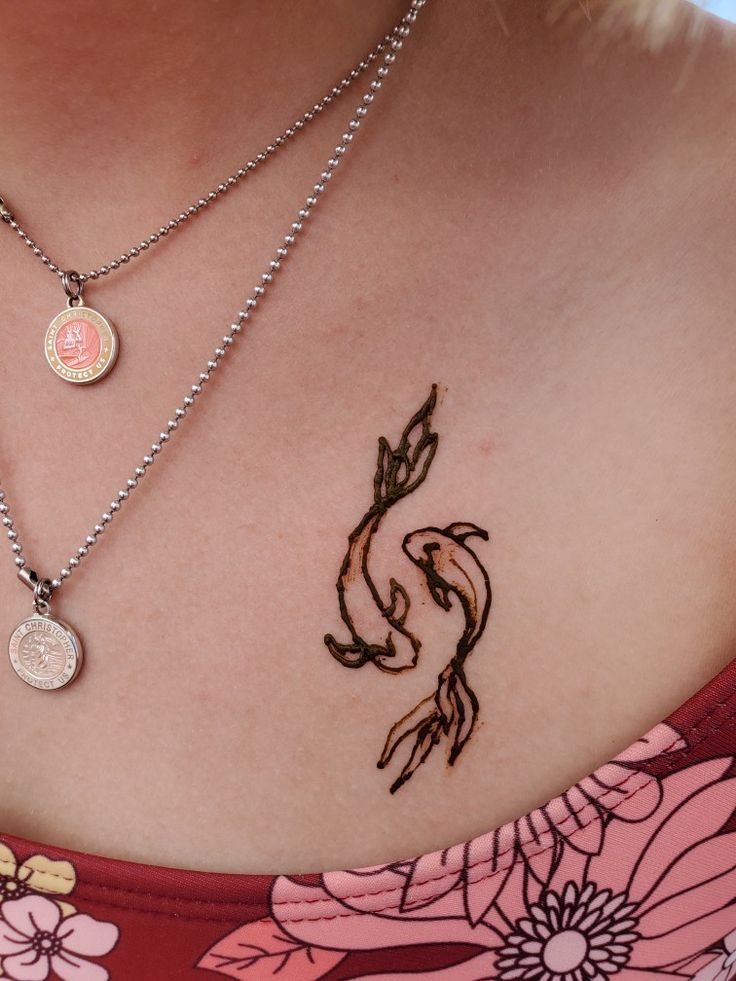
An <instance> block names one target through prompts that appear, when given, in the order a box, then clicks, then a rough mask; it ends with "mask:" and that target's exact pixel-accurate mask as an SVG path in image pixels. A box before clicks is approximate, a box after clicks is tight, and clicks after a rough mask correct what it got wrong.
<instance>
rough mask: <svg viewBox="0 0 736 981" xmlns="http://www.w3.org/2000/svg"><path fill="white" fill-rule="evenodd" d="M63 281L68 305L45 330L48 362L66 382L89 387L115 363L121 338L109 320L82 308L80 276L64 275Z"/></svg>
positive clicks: (91, 310)
mask: <svg viewBox="0 0 736 981" xmlns="http://www.w3.org/2000/svg"><path fill="white" fill-rule="evenodd" d="M62 282H63V284H64V290H65V291H66V294H67V298H68V299H67V303H68V306H67V309H66V310H62V311H61V313H58V314H57V315H56V316H55V317H54V319H53V320H52V321H51V323H50V324H49V327H48V330H47V331H46V341H45V352H46V360H47V361H48V363H49V365H50V367H51V369H52V371H54V372H55V373H56V374H57V375H58V376H59V377H60V378H63V379H64V381H68V382H72V384H75V385H89V384H90V383H91V382H96V381H99V380H100V378H104V377H105V375H106V374H107V373H108V372H109V371H110V369H111V368H112V367H113V365H114V364H115V360H116V358H117V356H118V348H119V342H118V336H117V333H116V331H115V328H114V326H113V325H112V323H111V322H110V321H109V320H108V319H107V317H103V316H102V314H101V313H99V311H97V310H93V309H92V307H88V306H84V305H83V301H82V289H83V285H82V280H81V278H80V277H79V274H78V273H75V272H67V273H64V277H63V280H62Z"/></svg>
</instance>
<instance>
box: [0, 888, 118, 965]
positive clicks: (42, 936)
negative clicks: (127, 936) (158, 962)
mask: <svg viewBox="0 0 736 981" xmlns="http://www.w3.org/2000/svg"><path fill="white" fill-rule="evenodd" d="M0 917H1V918H0V966H2V971H3V976H4V977H7V978H12V979H13V981H45V979H46V978H47V977H48V976H49V972H50V971H51V970H53V971H54V973H55V974H56V975H57V976H58V977H59V978H61V979H62V981H107V978H108V977H109V974H108V971H107V970H106V968H104V967H102V965H101V964H94V963H92V962H91V961H87V960H84V959H83V957H84V956H87V957H97V956H99V955H100V954H108V953H109V952H110V951H111V950H112V949H113V947H114V946H115V944H116V943H117V939H118V934H119V931H118V928H117V927H116V926H115V924H114V923H104V922H102V921H100V920H95V919H93V917H91V916H88V915H87V914H86V913H74V914H72V915H71V916H67V917H64V918H62V915H61V910H60V909H59V907H58V905H57V904H56V903H55V902H53V901H52V900H50V899H46V898H45V897H43V896H32V895H28V896H24V897H23V898H22V899H9V900H6V902H4V903H3V904H2V906H0ZM80 955H83V956H80Z"/></svg>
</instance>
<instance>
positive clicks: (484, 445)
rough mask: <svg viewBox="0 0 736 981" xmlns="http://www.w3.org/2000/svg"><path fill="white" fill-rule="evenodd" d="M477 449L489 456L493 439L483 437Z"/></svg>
mask: <svg viewBox="0 0 736 981" xmlns="http://www.w3.org/2000/svg"><path fill="white" fill-rule="evenodd" d="M478 449H479V450H480V452H481V453H482V454H483V455H484V456H490V455H491V453H492V452H493V449H494V447H493V441H492V440H490V439H484V440H483V441H482V442H480V443H479V444H478Z"/></svg>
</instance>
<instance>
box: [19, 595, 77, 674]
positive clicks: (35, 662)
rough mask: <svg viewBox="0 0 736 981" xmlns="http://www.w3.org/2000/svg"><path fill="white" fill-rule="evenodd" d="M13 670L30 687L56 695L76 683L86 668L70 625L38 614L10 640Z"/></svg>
mask: <svg viewBox="0 0 736 981" xmlns="http://www.w3.org/2000/svg"><path fill="white" fill-rule="evenodd" d="M8 654H9V655H10V663H11V664H12V666H13V670H14V671H15V673H16V674H17V675H18V677H19V678H21V679H22V680H23V681H25V683H26V684H27V685H31V686H32V687H33V688H41V689H44V690H46V691H52V690H55V689H57V688H63V687H64V686H65V685H68V684H69V683H70V682H71V681H73V680H74V679H75V678H76V676H77V675H78V674H79V669H80V668H81V666H82V645H81V643H80V640H79V637H77V635H76V634H75V632H74V631H73V630H72V628H71V627H70V626H69V624H67V623H64V621H63V620H57V618H56V617H52V616H49V615H48V614H43V613H34V614H33V616H30V617H26V619H25V620H23V621H21V623H19V624H18V626H17V627H16V628H15V630H14V631H13V633H12V634H11V636H10V643H9V645H8Z"/></svg>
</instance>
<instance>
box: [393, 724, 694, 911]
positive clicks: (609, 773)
mask: <svg viewBox="0 0 736 981" xmlns="http://www.w3.org/2000/svg"><path fill="white" fill-rule="evenodd" d="M684 746H685V742H684V740H683V739H682V738H681V737H680V735H679V734H678V733H677V732H676V731H675V730H674V729H673V728H672V727H671V726H669V725H667V724H666V723H662V724H660V725H658V726H655V727H654V729H652V730H651V731H650V732H649V733H648V734H647V735H646V736H644V737H643V738H641V739H638V740H637V741H636V742H635V743H633V744H632V745H631V746H629V747H628V748H627V749H626V750H624V752H623V753H621V754H619V756H617V757H616V759H615V760H613V762H611V763H607V764H605V765H604V766H602V767H599V768H598V769H597V770H596V771H595V772H594V773H592V774H590V775H589V776H587V777H583V779H582V780H579V781H578V783H576V784H575V785H574V786H573V787H572V788H571V789H570V790H568V791H566V793H564V794H561V795H560V796H559V797H556V798H554V800H552V801H550V802H549V803H548V804H545V805H543V806H542V807H538V808H537V809H536V810H534V811H531V812H530V813H529V814H527V815H525V816H524V817H523V818H519V819H518V820H516V821H514V822H513V823H512V824H507V825H505V826H504V827H502V828H499V829H498V830H497V831H494V832H491V833H490V834H486V835H481V836H480V837H479V838H475V839H473V840H472V841H469V842H465V843H464V844H462V845H455V846H453V847H452V848H448V849H446V850H445V851H443V852H441V853H440V854H439V856H438V855H437V854H436V853H435V854H431V855H423V856H421V857H420V858H418V859H416V860H415V861H414V862H411V863H402V865H401V866H398V865H397V866H394V867H393V868H394V869H395V870H396V871H399V870H400V869H401V870H405V871H407V873H408V874H406V881H405V884H404V891H403V897H402V909H404V910H407V911H408V910H410V909H419V908H421V907H423V906H427V905H428V904H431V903H435V902H436V901H437V899H438V894H439V895H441V894H446V893H448V892H450V891H452V890H455V889H457V888H458V887H462V889H463V893H464V899H465V909H466V915H467V917H468V919H469V920H470V922H471V923H473V924H475V923H478V921H479V920H481V919H482V918H483V916H484V915H485V914H486V912H487V910H488V909H489V907H490V906H491V905H492V904H493V903H494V902H495V901H496V899H497V898H498V896H499V895H500V894H501V893H502V891H503V890H504V888H505V887H506V883H507V879H508V876H509V873H510V870H511V868H512V867H513V865H514V863H515V862H516V861H517V860H521V861H523V862H524V863H525V865H526V866H527V868H528V871H529V873H530V874H531V875H532V876H533V877H534V878H535V879H536V880H537V882H538V883H539V884H540V885H541V886H544V885H546V884H547V882H548V881H549V879H550V876H551V875H552V873H553V871H554V869H555V868H556V866H557V864H558V863H559V860H560V856H561V853H562V848H563V847H564V846H565V845H567V846H569V847H571V848H574V849H576V850H577V851H579V852H582V853H583V854H586V855H595V854H597V853H598V852H599V851H600V849H601V844H602V841H603V831H604V827H605V822H606V819H607V818H608V817H609V815H610V816H614V817H616V818H618V819H620V820H623V821H630V822H632V821H643V820H644V819H645V818H647V817H649V815H650V814H652V813H653V812H654V811H655V810H656V808H657V807H658V806H659V803H660V801H661V799H662V784H661V780H659V779H657V778H655V777H652V776H650V775H649V774H648V773H645V772H644V771H643V770H641V769H640V768H639V767H638V765H637V764H639V763H641V762H643V761H645V760H650V759H654V758H655V757H657V756H660V755H662V754H663V753H671V752H675V751H677V750H679V749H682V748H684ZM440 883H441V890H440V888H439V886H440Z"/></svg>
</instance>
